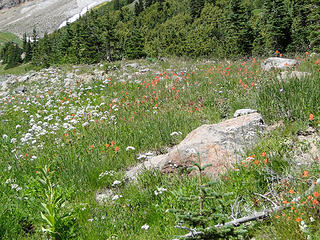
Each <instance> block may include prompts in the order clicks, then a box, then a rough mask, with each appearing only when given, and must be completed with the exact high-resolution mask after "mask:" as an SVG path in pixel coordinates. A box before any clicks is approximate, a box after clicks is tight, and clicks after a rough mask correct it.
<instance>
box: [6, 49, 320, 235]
mask: <svg viewBox="0 0 320 240" xmlns="http://www.w3.org/2000/svg"><path fill="white" fill-rule="evenodd" d="M297 58H298V59H301V63H302V64H301V65H300V66H296V67H294V69H289V68H288V67H287V69H286V70H282V72H283V73H285V71H287V72H286V73H285V74H281V76H283V77H281V79H282V80H281V81H279V77H278V74H279V73H280V71H279V70H273V71H263V70H262V69H261V63H262V62H266V61H267V60H263V59H255V58H254V59H247V60H246V61H235V62H234V61H221V62H215V61H207V60H201V61H199V60H198V61H194V60H187V61H185V60H183V59H166V60H165V61H159V60H155V59H149V60H140V61H135V62H127V61H121V62H115V63H112V64H110V63H108V62H104V63H102V64H99V65H80V66H71V65H60V66H59V67H52V68H48V69H43V70H41V71H38V72H35V71H32V72H29V73H27V74H25V75H22V76H16V75H10V76H8V75H6V76H4V79H5V80H2V81H3V82H2V87H1V98H0V121H1V122H2V124H1V126H0V135H1V136H2V137H1V138H0V145H1V149H2V155H1V158H0V159H1V161H0V169H1V171H0V172H1V173H0V179H1V182H2V184H0V190H1V191H0V192H1V197H0V201H1V206H2V207H1V210H0V237H1V239H13V238H14V239H25V238H28V239H40V238H46V237H47V238H49V237H51V238H54V239H73V238H74V239H174V238H175V236H177V235H185V234H188V231H187V229H189V228H197V230H198V231H200V232H203V231H204V227H212V226H214V225H216V224H223V223H225V222H228V221H231V220H233V219H241V218H242V217H246V216H249V217H250V216H252V214H254V213H256V212H259V213H260V214H261V213H263V214H264V215H263V214H262V215H261V216H264V218H265V220H264V221H249V222H247V223H244V224H241V225H240V226H239V227H235V228H232V227H231V226H229V227H227V228H222V229H221V231H220V230H219V229H217V230H216V231H215V230H214V229H215V228H213V229H212V230H211V231H208V232H206V235H205V236H211V237H209V238H208V237H207V238H201V237H200V239H212V238H215V239H234V238H235V237H237V238H241V236H242V237H243V238H245V239H248V238H249V239H252V238H255V239H270V240H271V239H272V240H273V239H283V240H287V239H310V238H311V239H318V238H319V236H320V235H319V234H320V232H319V220H320V219H319V214H318V212H319V202H318V201H319V197H320V194H319V192H320V186H319V185H320V180H318V182H316V181H317V179H318V178H319V170H320V168H319V155H320V154H319V150H320V149H319V139H320V136H319V121H320V112H319V99H320V95H319V93H320V89H319V86H320V82H319V79H320V77H319V71H318V69H319V59H320V58H319V57H317V56H312V57H310V56H309V55H307V56H305V55H303V56H297ZM292 70H295V71H300V72H308V74H304V75H303V74H302V75H301V74H300V75H299V78H297V77H296V76H297V75H296V74H297V72H292ZM291 72H292V73H293V74H294V75H292V77H289V78H288V76H291V74H288V73H291ZM285 76H287V77H286V78H285ZM239 108H251V109H257V110H258V112H259V113H260V114H261V117H260V114H258V116H259V120H258V121H259V124H260V125H261V124H262V125H261V126H262V127H263V129H264V128H266V129H267V132H265V133H263V135H260V137H258V138H252V136H254V135H255V133H254V131H255V130H254V126H255V125H251V123H246V121H244V122H242V123H241V124H244V126H246V127H245V128H244V127H242V128H240V129H239V128H237V127H236V125H237V124H238V125H239V123H237V121H238V120H237V119H247V120H248V119H249V118H243V117H236V118H233V114H234V112H235V110H237V109H239ZM249 116H250V115H249ZM253 116H257V113H255V115H253ZM260 118H263V119H264V120H261V119H260ZM226 119H229V120H226ZM225 121H226V122H225ZM264 122H265V123H264ZM215 123H219V124H218V125H214V124H215ZM233 124H236V125H233ZM246 124H247V125H246ZM201 125H203V127H205V128H208V127H209V126H210V127H209V130H206V131H205V133H206V134H205V135H204V136H202V137H203V138H204V139H208V136H209V135H210V134H212V133H210V131H213V129H215V128H218V129H219V131H218V130H215V131H218V132H216V133H215V134H214V136H215V138H217V133H219V134H222V133H223V132H222V127H223V126H224V128H226V126H227V129H226V130H223V131H225V132H224V133H223V134H224V135H223V136H224V137H223V138H222V139H221V140H219V141H220V142H216V143H215V145H214V146H215V147H214V148H213V149H212V150H214V151H218V152H220V153H221V154H222V155H217V154H218V153H215V154H214V155H213V156H220V157H219V159H220V161H221V160H222V163H223V165H224V164H225V163H226V161H227V159H228V158H227V156H228V155H229V154H231V152H230V153H229V154H227V155H226V153H225V152H224V151H222V152H221V149H220V150H219V148H217V147H216V146H217V144H220V146H222V147H226V146H228V145H229V148H230V146H238V147H239V146H240V145H239V144H238V143H237V141H239V139H241V137H240V136H238V135H237V136H235V134H239V133H241V136H242V134H245V135H243V136H246V139H247V137H250V138H251V140H250V141H251V143H250V144H248V143H249V142H248V141H249V140H248V139H247V140H246V141H247V145H246V147H245V148H244V149H245V151H243V152H242V154H241V157H240V156H239V155H238V156H239V157H240V158H239V162H238V164H237V163H235V164H233V165H232V166H231V167H229V170H228V171H226V170H225V169H224V168H223V169H224V170H223V171H222V172H221V173H220V177H219V179H218V180H216V181H215V182H214V183H211V182H212V180H210V178H207V177H205V176H203V178H202V179H199V178H198V177H192V176H197V175H198V174H197V171H195V172H194V173H193V175H188V174H187V170H186V168H185V167H183V165H181V163H184V161H183V159H180V160H179V161H178V162H172V165H170V166H171V167H170V168H171V169H172V170H170V172H171V174H168V169H170V168H165V169H162V170H160V169H159V168H158V167H157V169H158V170H157V169H155V170H152V169H150V170H149V171H144V170H143V168H141V165H139V164H145V166H148V168H149V167H150V163H152V162H154V161H155V160H157V159H159V157H160V158H161V159H163V156H167V154H169V155H170V153H174V151H175V149H177V148H178V147H179V148H180V144H181V143H183V142H184V143H185V142H186V139H188V138H189V139H190V135H189V133H190V132H191V131H192V130H195V129H197V128H198V127H199V126H201ZM250 126H251V127H250ZM248 127H249V128H248ZM210 129H211V130H210ZM233 129H234V130H233ZM236 129H238V130H236ZM241 129H242V130H241ZM244 129H248V130H249V129H250V132H248V135H246V133H245V132H243V130H244ZM235 130H236V131H235ZM213 132H214V131H213ZM209 133H210V134H209ZM226 134H229V135H226ZM230 134H231V135H232V137H231V135H230ZM252 134H254V135H252ZM187 135H188V136H189V137H186V136H187ZM191 136H195V133H192V135H191ZM227 136H229V137H227ZM256 136H257V135H256ZM239 137H240V138H239ZM184 139H185V140H184ZM223 139H224V140H223ZM235 139H238V140H235ZM206 141H207V140H206ZM230 141H231V142H230ZM235 141H236V142H235ZM252 141H253V142H252ZM228 142H230V143H228ZM53 143H54V144H53ZM227 143H228V144H227ZM178 144H179V145H178ZM225 144H227V145H225ZM234 144H238V145H234ZM186 146H188V145H186ZM181 147H182V146H181ZM209 147H210V145H209ZM242 147H243V146H242ZM189 148H190V146H189ZM195 148H197V146H196V145H195ZM211 148H212V146H211V147H210V149H211ZM202 149H204V148H202ZM244 149H242V150H244ZM189 151H190V150H189ZM193 151H194V150H193ZM201 151H203V150H201ZM210 151H211V150H210ZM237 151H239V149H238V150H237ZM186 152H188V151H186ZM211 152H212V151H211ZM220 153H219V154H220ZM181 154H185V151H181ZM205 154H206V153H202V152H201V153H200V159H201V161H202V162H205V161H206V157H205V156H207V155H205ZM211 154H212V153H211ZM209 155H210V154H209ZM209 155H208V156H209ZM183 156H184V155H183ZM229 156H230V155H229ZM195 159H196V157H195ZM213 159H214V160H215V159H216V158H215V157H214V158H213ZM175 161H176V160H175ZM195 161H196V160H195ZM173 163H174V164H173ZM153 164H154V163H153ZM186 164H187V165H188V164H191V163H188V162H186ZM201 165H202V166H203V164H201ZM136 166H140V170H138V169H139V168H138V169H137V168H136ZM142 166H143V165H142ZM151 166H152V165H151ZM132 167H133V168H132ZM220 167H221V166H220ZM128 168H129V171H127V170H128ZM216 170H217V169H215V171H216ZM133 171H138V172H141V171H142V175H140V176H137V175H136V173H134V172H133ZM132 177H135V178H137V180H136V181H133V182H132V181H131V180H130V179H131V178H132ZM206 183H207V184H208V185H206V187H205V188H203V187H201V186H202V185H203V184H206ZM313 183H317V185H313ZM318 183H319V184H318ZM309 188H310V189H311V190H309V191H307V190H308V189H309ZM201 189H205V191H206V192H205V193H203V192H201V191H202V190H201ZM46 194H47V195H46ZM201 194H205V195H203V196H204V197H203V200H201V201H202V204H201V206H202V207H200V213H201V212H203V213H205V214H206V215H202V214H203V213H202V214H200V215H199V202H198V200H197V198H195V197H192V196H201ZM210 196H211V198H210ZM207 197H208V199H207ZM213 197H214V198H213ZM297 197H300V198H299V200H294V199H296V198H297ZM194 198H195V199H194ZM58 199H60V200H59V201H58ZM187 199H194V200H193V201H189V200H188V201H186V200H187ZM199 199H200V198H199ZM49 208H50V209H49ZM170 209H171V210H170ZM172 209H173V210H172ZM174 209H175V210H176V211H178V212H176V211H174ZM266 209H269V210H270V209H277V210H273V211H271V212H263V211H265V210H266ZM178 213H180V214H178ZM41 214H43V215H41ZM188 214H189V215H190V214H193V215H192V216H193V217H192V216H190V217H188ZM201 215H202V217H201ZM41 216H43V217H41ZM197 216H198V217H197ZM50 217H52V219H54V222H52V223H51V220H50V222H49V220H46V219H49V218H50ZM199 217H201V218H200V219H202V220H201V221H200V220H199ZM197 219H198V220H197ZM252 219H255V218H252ZM199 221H200V222H199ZM202 221H204V222H202ZM176 225H180V226H181V227H182V229H179V228H176V227H175V226H176ZM183 227H186V228H183ZM42 228H43V229H47V231H49V232H46V231H43V230H41V229H42ZM297 236H298V237H297ZM309 236H311V237H309ZM189 239H190V238H189ZM191 239H192V238H191ZM197 239H198V238H197Z"/></svg>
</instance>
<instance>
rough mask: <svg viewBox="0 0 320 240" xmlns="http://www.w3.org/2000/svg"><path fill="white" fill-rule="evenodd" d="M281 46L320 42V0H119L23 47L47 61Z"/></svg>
mask: <svg viewBox="0 0 320 240" xmlns="http://www.w3.org/2000/svg"><path fill="white" fill-rule="evenodd" d="M34 35H36V33H34ZM35 37H36V36H35ZM276 50H278V51H280V52H291V53H295V52H303V51H319V50H320V2H319V0H138V1H135V2H134V3H133V0H113V1H112V2H110V3H108V4H106V5H104V6H102V7H100V8H98V9H95V10H93V11H91V12H90V13H89V14H87V15H86V16H83V17H82V18H81V19H80V20H79V21H77V22H75V23H72V24H69V25H67V26H66V27H64V28H63V29H59V30H57V31H55V32H54V33H52V34H49V35H47V34H46V35H44V37H43V38H41V39H39V40H38V41H36V42H33V43H29V42H28V41H24V49H23V52H25V58H24V61H32V62H33V63H34V64H36V65H41V66H44V67H46V66H49V65H51V64H60V63H72V64H80V63H97V62H100V61H101V60H109V61H114V60H119V59H124V58H125V59H133V58H141V57H145V56H150V57H159V56H169V55H174V56H191V57H198V56H210V57H218V58H219V57H229V58H232V57H239V56H252V55H268V54H270V53H273V52H275V51H276ZM3 55H6V53H5V51H2V55H1V56H2V58H3Z"/></svg>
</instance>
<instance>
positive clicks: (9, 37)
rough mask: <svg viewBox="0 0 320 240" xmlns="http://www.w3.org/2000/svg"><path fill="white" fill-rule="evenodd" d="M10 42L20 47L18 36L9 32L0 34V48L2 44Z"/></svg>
mask: <svg viewBox="0 0 320 240" xmlns="http://www.w3.org/2000/svg"><path fill="white" fill-rule="evenodd" d="M10 41H12V42H15V43H17V44H18V45H19V46H22V40H21V39H20V38H19V37H18V36H16V35H14V34H13V33H9V32H0V47H1V45H3V44H4V43H6V42H10Z"/></svg>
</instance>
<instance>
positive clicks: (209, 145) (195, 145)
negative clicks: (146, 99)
mask: <svg viewBox="0 0 320 240" xmlns="http://www.w3.org/2000/svg"><path fill="white" fill-rule="evenodd" d="M248 110H250V109H246V110H243V111H239V112H245V113H246V114H245V115H240V116H239V117H235V118H232V119H229V120H225V121H223V122H220V123H218V124H212V125H203V126H200V127H199V128H197V129H195V130H193V131H192V132H191V133H189V134H188V136H187V137H186V138H185V139H184V140H183V141H182V142H181V143H180V144H179V145H177V146H175V147H173V148H172V149H171V150H170V151H169V152H168V153H167V154H165V155H159V156H156V157H153V158H151V159H150V160H148V161H145V162H144V163H141V164H139V165H138V166H136V167H134V168H132V169H130V170H129V171H127V173H126V177H127V178H128V179H134V178H135V177H136V176H137V175H138V174H139V173H140V172H141V171H143V169H152V168H155V169H158V170H160V171H161V172H162V173H172V172H176V171H177V170H178V169H182V170H183V169H186V168H187V167H190V166H192V165H193V163H194V162H197V161H198V160H197V156H198V155H199V157H200V160H201V165H205V164H211V166H210V167H208V168H206V170H205V173H206V174H207V175H209V176H212V177H217V176H218V175H219V174H220V173H223V172H225V171H226V170H227V169H229V168H230V167H232V164H234V163H236V162H237V161H238V160H240V159H242V155H243V154H244V153H245V150H246V149H247V148H249V147H253V146H254V145H255V144H256V143H257V138H258V136H259V134H261V133H262V132H263V131H264V130H265V125H264V120H263V118H262V116H261V114H259V113H256V112H255V111H253V110H250V111H248ZM250 112H251V113H250Z"/></svg>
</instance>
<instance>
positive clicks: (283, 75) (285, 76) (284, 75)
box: [278, 71, 311, 80]
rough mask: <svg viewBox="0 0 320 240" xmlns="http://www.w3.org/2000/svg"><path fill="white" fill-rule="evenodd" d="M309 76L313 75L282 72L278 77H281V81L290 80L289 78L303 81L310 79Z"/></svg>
mask: <svg viewBox="0 0 320 240" xmlns="http://www.w3.org/2000/svg"><path fill="white" fill-rule="evenodd" d="M309 76H311V73H308V72H299V71H292V72H289V71H284V72H281V73H280V74H279V76H278V77H279V79H282V80H285V79H289V78H298V79H300V80H301V79H303V78H306V77H309Z"/></svg>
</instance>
